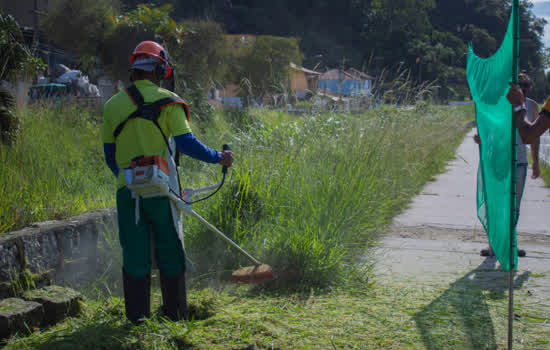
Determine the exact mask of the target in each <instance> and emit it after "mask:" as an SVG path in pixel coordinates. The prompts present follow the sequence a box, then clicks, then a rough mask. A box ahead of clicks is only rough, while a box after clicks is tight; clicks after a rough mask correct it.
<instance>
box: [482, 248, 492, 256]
mask: <svg viewBox="0 0 550 350" xmlns="http://www.w3.org/2000/svg"><path fill="white" fill-rule="evenodd" d="M479 255H481V256H495V252H493V248H491V247H490V246H489V247H488V248H486V249H481V252H479Z"/></svg>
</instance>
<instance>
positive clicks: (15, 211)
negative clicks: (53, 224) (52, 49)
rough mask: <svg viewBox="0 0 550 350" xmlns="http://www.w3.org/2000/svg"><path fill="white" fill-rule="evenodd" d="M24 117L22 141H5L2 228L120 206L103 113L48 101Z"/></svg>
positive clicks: (0, 176) (1, 149) (0, 154)
mask: <svg viewBox="0 0 550 350" xmlns="http://www.w3.org/2000/svg"><path fill="white" fill-rule="evenodd" d="M19 118H20V119H21V122H22V126H21V130H20V133H19V135H18V138H17V141H16V143H15V144H14V145H13V146H5V145H0V193H2V199H1V201H0V232H6V231H10V230H14V229H18V228H21V227H23V226H25V225H28V224H29V223H31V222H35V221H43V220H50V219H58V218H63V217H68V216H72V215H76V214H79V213H81V212H83V211H85V210H89V209H95V208H103V207H109V206H113V205H114V190H115V189H114V179H113V176H112V174H111V173H110V172H109V170H108V168H107V167H106V166H105V165H104V161H103V151H102V144H101V137H100V125H99V124H98V122H97V120H98V118H97V115H92V114H90V112H88V111H86V110H82V109H79V108H78V107H76V106H74V105H66V106H63V105H61V106H54V105H49V104H48V105H40V106H34V107H29V108H27V109H25V110H22V111H20V115H19Z"/></svg>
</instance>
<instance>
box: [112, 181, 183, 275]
mask: <svg viewBox="0 0 550 350" xmlns="http://www.w3.org/2000/svg"><path fill="white" fill-rule="evenodd" d="M116 203H117V214H118V231H119V239H120V246H121V247H122V259H123V262H122V267H123V268H124V270H125V271H126V272H127V273H128V274H130V275H131V276H132V277H135V278H144V277H145V276H146V275H148V274H149V272H150V271H151V236H150V233H149V227H151V229H152V232H151V235H152V236H153V239H154V241H155V242H154V243H155V244H154V245H155V255H156V261H157V265H158V267H159V269H160V270H161V271H162V273H163V274H165V275H166V276H168V277H176V276H178V275H179V274H180V273H181V271H182V270H183V269H184V268H185V253H184V252H183V248H182V245H181V243H180V242H179V239H178V234H177V232H176V229H175V227H174V222H173V220H172V212H171V210H170V200H169V199H168V198H166V197H158V198H140V199H139V207H140V214H139V215H140V218H139V222H138V224H137V225H136V218H135V208H136V200H135V198H132V193H131V192H130V190H129V189H128V188H127V187H123V188H121V189H119V190H118V191H117V194H116Z"/></svg>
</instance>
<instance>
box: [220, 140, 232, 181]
mask: <svg viewBox="0 0 550 350" xmlns="http://www.w3.org/2000/svg"><path fill="white" fill-rule="evenodd" d="M222 150H224V151H231V147H229V145H228V144H227V143H225V144H224V145H223V146H222ZM222 174H227V167H226V166H224V167H222Z"/></svg>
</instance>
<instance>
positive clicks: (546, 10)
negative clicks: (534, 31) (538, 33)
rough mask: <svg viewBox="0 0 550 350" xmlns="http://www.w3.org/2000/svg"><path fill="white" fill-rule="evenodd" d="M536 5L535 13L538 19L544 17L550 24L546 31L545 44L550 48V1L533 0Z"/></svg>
mask: <svg viewBox="0 0 550 350" xmlns="http://www.w3.org/2000/svg"><path fill="white" fill-rule="evenodd" d="M532 2H533V3H534V4H535V7H534V8H533V13H534V14H535V16H537V17H544V18H546V20H547V21H548V23H549V24H547V25H546V28H545V29H544V38H543V42H544V44H545V45H546V46H547V47H550V1H549V0H532Z"/></svg>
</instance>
